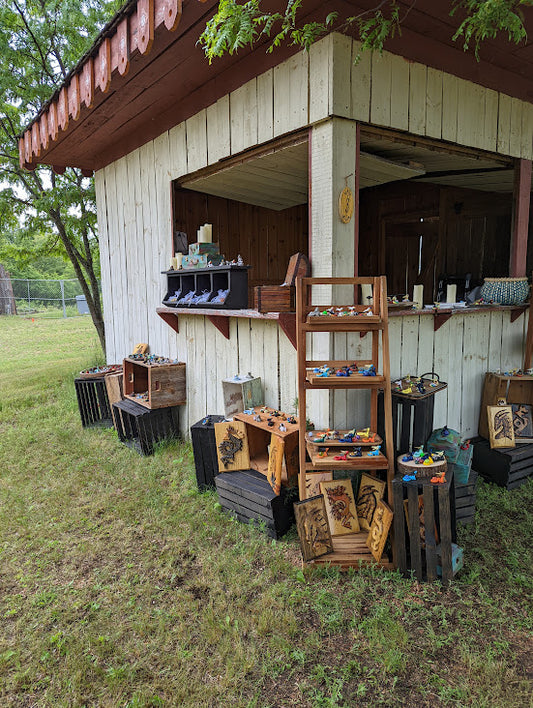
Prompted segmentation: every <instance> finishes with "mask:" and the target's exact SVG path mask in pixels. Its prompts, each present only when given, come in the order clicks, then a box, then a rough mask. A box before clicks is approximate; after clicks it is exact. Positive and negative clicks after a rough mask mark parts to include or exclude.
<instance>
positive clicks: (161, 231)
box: [148, 133, 176, 356]
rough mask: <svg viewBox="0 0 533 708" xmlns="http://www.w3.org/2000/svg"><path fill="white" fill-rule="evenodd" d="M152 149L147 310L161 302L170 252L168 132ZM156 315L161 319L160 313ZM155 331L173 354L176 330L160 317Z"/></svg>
mask: <svg viewBox="0 0 533 708" xmlns="http://www.w3.org/2000/svg"><path fill="white" fill-rule="evenodd" d="M154 153H155V165H154V168H155V191H156V204H157V224H158V227H157V231H152V239H153V240H152V243H151V246H152V251H153V252H154V255H153V260H152V263H153V265H152V277H153V283H154V285H153V288H154V290H153V292H154V295H153V299H150V300H149V301H148V302H149V307H150V313H151V314H152V313H153V312H154V310H155V308H156V306H157V305H159V304H160V302H161V295H162V291H163V287H164V286H163V276H162V275H161V271H164V270H167V269H168V266H169V264H170V258H171V256H172V204H171V184H170V182H171V162H170V144H169V136H168V133H163V134H162V135H160V136H159V137H158V138H156V139H155V140H154ZM154 237H155V238H154ZM158 319H159V320H161V318H160V317H158ZM158 324H159V323H158ZM158 335H159V336H158V344H159V342H160V344H159V346H160V347H161V353H162V354H163V355H164V356H176V334H175V332H174V330H173V329H171V328H170V327H169V326H168V325H166V324H165V323H164V322H163V320H161V323H160V324H159V330H158Z"/></svg>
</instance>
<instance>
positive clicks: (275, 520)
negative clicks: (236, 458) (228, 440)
mask: <svg viewBox="0 0 533 708" xmlns="http://www.w3.org/2000/svg"><path fill="white" fill-rule="evenodd" d="M215 484H216V488H217V492H218V498H219V501H220V505H221V506H222V508H223V509H224V511H227V512H229V513H230V514H231V515H232V516H234V517H235V518H237V519H238V520H239V521H242V522H244V523H247V524H256V525H258V526H259V528H260V529H261V530H263V531H264V532H265V533H266V534H267V536H270V537H271V538H279V537H280V536H282V535H283V534H285V533H286V532H287V531H288V530H289V529H290V527H291V526H292V524H293V522H294V510H293V506H292V505H293V501H294V500H293V498H292V495H291V493H290V492H288V491H287V490H282V492H281V494H279V495H277V494H274V492H273V491H272V488H271V487H270V485H269V484H268V482H267V481H266V479H265V477H264V476H263V475H262V474H261V473H260V472H257V471H256V470H241V471H239V472H222V473H221V474H219V475H217V476H216V477H215Z"/></svg>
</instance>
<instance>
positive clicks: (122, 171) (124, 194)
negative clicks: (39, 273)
mask: <svg viewBox="0 0 533 708" xmlns="http://www.w3.org/2000/svg"><path fill="white" fill-rule="evenodd" d="M115 170H116V171H115V178H116V182H115V189H116V200H117V201H116V205H117V230H116V232H115V238H116V248H115V257H114V259H113V263H114V266H115V269H116V270H115V271H114V273H113V277H114V279H115V281H117V280H120V281H121V283H120V285H119V288H120V295H119V298H118V302H120V303H121V305H120V316H119V317H118V318H116V320H115V322H116V323H117V322H120V324H119V331H120V338H119V339H118V341H117V343H118V344H119V351H118V356H119V357H120V358H121V359H123V358H124V357H125V356H127V355H128V354H129V353H130V351H131V349H130V347H131V335H130V327H131V324H132V320H131V317H130V309H131V303H130V302H129V298H128V278H129V277H132V278H133V277H135V274H134V273H133V272H132V271H130V270H129V269H128V252H127V246H126V238H125V235H126V223H125V222H126V217H125V209H127V207H126V202H127V201H128V198H129V184H128V170H127V163H126V158H125V157H123V158H121V159H120V160H117V162H116V163H115Z"/></svg>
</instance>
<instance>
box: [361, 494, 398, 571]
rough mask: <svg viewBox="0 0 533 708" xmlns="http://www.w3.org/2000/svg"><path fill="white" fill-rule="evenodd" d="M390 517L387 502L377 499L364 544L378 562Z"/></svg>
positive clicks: (390, 511)
mask: <svg viewBox="0 0 533 708" xmlns="http://www.w3.org/2000/svg"><path fill="white" fill-rule="evenodd" d="M392 517H393V513H392V509H391V508H390V507H389V506H388V504H385V502H384V501H383V500H380V501H378V503H377V506H376V510H375V512H374V518H373V519H372V523H371V525H370V531H369V532H368V536H367V539H366V545H367V546H368V548H369V549H370V553H372V555H373V556H374V558H375V559H376V561H377V562H378V563H379V561H380V560H381V556H382V555H383V549H384V547H385V542H386V541H387V536H388V535H389V530H390V527H391V524H392Z"/></svg>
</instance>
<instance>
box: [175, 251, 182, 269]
mask: <svg viewBox="0 0 533 708" xmlns="http://www.w3.org/2000/svg"><path fill="white" fill-rule="evenodd" d="M182 261H183V253H176V270H179V269H180V268H181V266H182Z"/></svg>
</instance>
